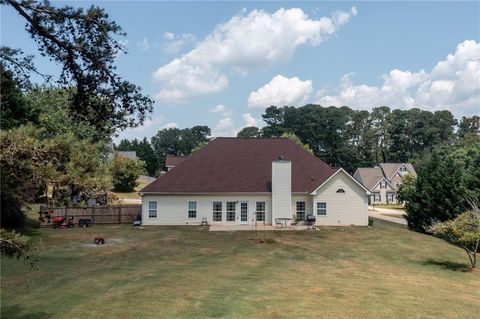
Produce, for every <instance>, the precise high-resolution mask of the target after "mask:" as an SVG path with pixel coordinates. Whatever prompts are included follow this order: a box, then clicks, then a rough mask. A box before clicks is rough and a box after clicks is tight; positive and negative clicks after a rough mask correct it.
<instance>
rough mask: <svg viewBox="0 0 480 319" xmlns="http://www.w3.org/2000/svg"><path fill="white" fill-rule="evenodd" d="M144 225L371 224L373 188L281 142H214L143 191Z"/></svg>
mask: <svg viewBox="0 0 480 319" xmlns="http://www.w3.org/2000/svg"><path fill="white" fill-rule="evenodd" d="M139 194H140V196H142V222H143V224H144V225H185V224H199V223H200V222H201V221H202V217H205V218H207V220H208V222H209V223H214V224H215V223H216V224H250V223H253V222H255V221H257V222H260V223H265V224H268V225H270V224H272V221H274V220H275V218H292V217H293V216H295V217H296V218H297V219H298V220H304V219H305V217H306V215H308V214H314V215H316V217H317V225H362V226H365V225H368V194H369V192H368V190H367V189H366V188H365V187H364V186H363V185H362V184H361V183H359V182H358V181H357V180H355V179H354V178H353V177H352V176H350V175H349V174H348V173H347V172H346V171H344V170H343V169H341V168H332V167H330V166H329V165H327V164H326V163H324V162H323V161H321V160H320V159H318V158H317V157H315V156H313V155H312V154H310V153H309V152H308V151H306V150H305V149H303V148H302V147H301V146H299V145H297V144H295V143H294V142H292V141H291V140H289V139H283V138H272V139H267V138H255V139H242V138H215V139H214V140H212V141H211V142H210V143H209V144H207V145H206V146H205V147H203V148H202V149H200V150H199V151H197V152H195V153H194V154H193V155H191V156H190V157H187V158H186V159H185V160H184V161H183V162H182V164H181V165H179V166H178V168H176V169H173V170H170V171H169V172H167V173H166V174H164V175H163V176H161V177H159V178H158V179H157V180H156V181H155V182H153V183H151V184H150V185H148V186H147V187H145V188H144V189H142V190H141V191H140V193H139Z"/></svg>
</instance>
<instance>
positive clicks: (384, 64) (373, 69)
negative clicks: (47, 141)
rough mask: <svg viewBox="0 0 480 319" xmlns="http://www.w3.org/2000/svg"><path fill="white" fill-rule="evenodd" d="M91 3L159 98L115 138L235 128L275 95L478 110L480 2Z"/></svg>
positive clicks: (6, 20)
mask: <svg viewBox="0 0 480 319" xmlns="http://www.w3.org/2000/svg"><path fill="white" fill-rule="evenodd" d="M58 4H63V3H61V2H58ZM69 4H72V5H78V6H80V5H81V6H88V5H90V4H92V3H90V2H88V3H87V2H82V3H76V2H69ZM94 4H96V5H99V6H101V7H104V8H105V9H106V10H107V11H108V12H109V13H110V16H111V17H112V19H114V20H115V21H117V22H118V23H119V24H120V25H121V26H122V27H123V29H124V30H125V31H126V32H127V37H126V39H125V45H126V47H127V49H128V54H127V55H122V56H120V57H118V61H117V62H118V63H117V64H118V70H119V72H120V73H121V74H122V75H124V76H125V78H127V79H128V80H130V81H132V82H134V83H136V84H138V85H140V86H142V88H143V89H144V92H145V93H147V94H149V95H150V96H151V97H152V98H154V99H155V101H156V102H155V107H154V113H153V115H152V118H151V119H150V120H148V121H147V122H146V123H145V125H144V126H142V127H139V128H135V129H130V130H127V131H124V132H122V133H120V136H119V137H118V138H117V139H116V140H117V141H118V139H120V138H133V137H139V138H141V137H143V136H147V137H150V136H152V135H154V134H155V133H156V132H157V131H158V130H159V129H161V128H165V127H179V128H183V127H190V126H193V125H197V124H201V125H208V126H209V127H211V128H212V131H213V135H214V136H232V135H235V134H236V132H238V131H239V130H240V129H241V128H242V127H245V126H251V125H257V126H262V125H263V123H262V121H261V114H262V113H263V111H264V109H265V108H266V107H268V106H269V105H279V106H282V105H294V106H302V105H304V104H306V103H319V104H321V105H324V106H329V105H336V106H339V105H348V106H350V107H352V108H355V109H371V108H372V107H376V106H380V105H389V106H391V107H393V108H402V109H405V108H411V107H420V108H423V109H426V110H431V111H435V110H439V109H448V110H450V111H452V113H453V114H454V115H455V116H457V117H461V116H463V115H472V114H479V113H480V41H479V40H480V17H479V14H480V13H479V12H480V5H479V2H456V3H455V2H407V3H398V2H356V3H351V2H245V1H243V2H200V1H197V2H176V3H172V2H153V1H150V2H128V1H122V2H113V1H102V2H94ZM1 17H2V19H1V20H2V21H1V24H2V25H1V27H2V30H1V32H2V33H1V36H2V38H1V42H2V45H8V46H12V47H20V48H22V49H24V51H25V52H27V53H32V54H35V53H36V51H35V45H34V43H33V42H32V41H31V39H30V38H29V37H28V36H27V35H26V33H25V31H24V29H23V22H22V20H20V18H18V17H17V16H16V14H15V13H14V12H13V11H12V10H11V9H9V8H2V12H1ZM37 65H38V66H39V68H40V69H43V70H48V69H49V68H52V66H51V65H49V62H48V61H45V60H41V59H38V60H37Z"/></svg>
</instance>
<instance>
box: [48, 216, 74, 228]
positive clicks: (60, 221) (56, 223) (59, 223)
mask: <svg viewBox="0 0 480 319" xmlns="http://www.w3.org/2000/svg"><path fill="white" fill-rule="evenodd" d="M73 219H74V217H73V216H72V217H70V218H69V219H67V218H66V217H61V216H58V217H54V218H53V222H52V224H53V228H55V229H58V228H73V227H75V223H74V222H73Z"/></svg>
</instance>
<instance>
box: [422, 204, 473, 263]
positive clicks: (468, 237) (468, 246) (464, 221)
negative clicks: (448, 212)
mask: <svg viewBox="0 0 480 319" xmlns="http://www.w3.org/2000/svg"><path fill="white" fill-rule="evenodd" d="M475 203H476V204H474V205H473V207H472V209H470V210H469V211H467V212H464V213H462V214H460V215H458V216H457V217H456V218H455V219H453V220H448V221H445V222H437V223H434V224H433V225H432V226H431V227H430V228H429V232H431V233H433V234H434V235H435V236H438V237H440V238H443V239H444V240H446V241H448V242H449V243H451V244H453V245H456V246H458V247H460V248H462V249H463V250H465V252H466V253H467V255H468V259H469V260H470V265H471V269H473V268H475V265H476V263H477V253H478V252H479V251H480V209H479V207H478V201H475Z"/></svg>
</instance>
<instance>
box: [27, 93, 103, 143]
mask: <svg viewBox="0 0 480 319" xmlns="http://www.w3.org/2000/svg"><path fill="white" fill-rule="evenodd" d="M72 95H73V89H62V88H56V87H46V86H33V87H32V89H31V90H29V91H28V92H26V93H25V95H24V96H25V100H26V101H27V102H28V103H29V105H31V107H32V109H34V110H36V111H37V113H38V120H37V126H38V127H40V128H42V138H51V137H54V136H58V135H62V134H73V135H75V137H77V138H78V139H88V140H91V141H93V142H98V141H102V140H104V139H105V138H106V137H105V136H104V134H103V133H102V132H99V131H97V129H96V127H94V126H92V125H91V124H90V123H88V122H85V121H81V120H79V119H75V118H74V117H73V116H72V115H71V114H70V112H69V105H70V99H71V97H72Z"/></svg>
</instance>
